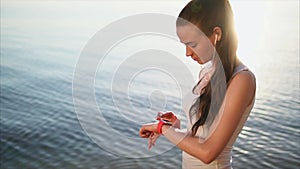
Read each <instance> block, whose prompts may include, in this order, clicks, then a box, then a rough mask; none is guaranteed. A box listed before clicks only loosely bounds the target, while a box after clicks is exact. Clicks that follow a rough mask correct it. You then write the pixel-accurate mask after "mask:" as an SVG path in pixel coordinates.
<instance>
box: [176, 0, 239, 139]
mask: <svg viewBox="0 0 300 169" xmlns="http://www.w3.org/2000/svg"><path fill="white" fill-rule="evenodd" d="M182 20H186V21H188V22H190V23H192V24H194V25H195V26H197V27H198V28H199V29H200V30H201V31H202V32H203V33H204V34H205V35H206V36H207V37H209V36H211V35H212V33H213V29H214V28H215V27H220V28H221V30H222V37H221V39H220V41H218V42H217V44H216V51H217V53H218V54H219V58H220V62H221V63H222V66H221V67H220V66H218V67H217V68H216V71H215V73H214V75H213V76H212V78H211V80H210V83H209V84H208V85H207V86H206V87H205V90H204V93H202V94H201V95H200V97H198V98H197V100H196V101H195V103H194V104H193V105H192V107H191V108H190V115H191V114H193V113H194V112H196V113H197V114H198V117H197V118H198V120H197V121H196V122H195V123H194V125H193V127H192V135H195V134H196V132H197V130H198V128H199V126H203V125H204V124H205V123H207V124H211V123H212V119H210V121H207V117H208V116H209V115H211V116H214V115H215V114H216V113H217V112H218V111H219V109H220V106H221V104H222V102H223V100H224V95H225V93H224V92H222V89H221V88H220V87H221V86H220V84H221V83H222V81H221V80H220V79H219V78H218V77H219V76H218V74H220V73H222V72H223V74H224V73H225V80H226V82H224V83H226V84H227V83H228V82H229V80H230V78H231V76H232V75H233V72H234V69H235V67H236V50H237V35H236V31H235V27H234V17H233V12H232V9H231V6H230V4H229V2H228V0H192V1H190V2H189V3H188V4H187V5H186V6H185V7H184V8H183V9H182V11H181V12H180V14H179V16H178V19H177V22H176V26H184V25H185V24H186V23H187V22H182ZM212 98H213V99H214V100H213V104H214V105H213V106H211V103H212Z"/></svg>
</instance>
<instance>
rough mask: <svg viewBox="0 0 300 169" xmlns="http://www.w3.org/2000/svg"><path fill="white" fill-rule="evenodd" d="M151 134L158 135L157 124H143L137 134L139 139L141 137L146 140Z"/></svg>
mask: <svg viewBox="0 0 300 169" xmlns="http://www.w3.org/2000/svg"><path fill="white" fill-rule="evenodd" d="M153 133H158V132H157V123H147V124H144V125H143V126H142V127H141V128H140V132H139V134H140V137H142V138H148V137H150V136H151V135H152V134H153Z"/></svg>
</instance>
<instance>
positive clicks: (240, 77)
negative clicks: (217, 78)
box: [228, 71, 256, 105]
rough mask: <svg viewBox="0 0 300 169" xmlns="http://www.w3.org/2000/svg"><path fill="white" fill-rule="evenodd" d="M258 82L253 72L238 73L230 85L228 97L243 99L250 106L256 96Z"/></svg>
mask: <svg viewBox="0 0 300 169" xmlns="http://www.w3.org/2000/svg"><path fill="white" fill-rule="evenodd" d="M255 90H256V80H255V76H254V74H253V73H252V72H251V71H241V72H239V73H237V74H236V75H235V76H234V77H233V78H232V80H231V81H230V83H229V86H228V95H232V96H234V97H237V99H239V98H240V99H242V98H243V99H242V100H244V102H246V103H247V105H249V104H250V103H251V102H252V100H253V98H254V95H255Z"/></svg>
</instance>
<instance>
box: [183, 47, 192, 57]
mask: <svg viewBox="0 0 300 169" xmlns="http://www.w3.org/2000/svg"><path fill="white" fill-rule="evenodd" d="M185 51H186V52H185V55H186V56H187V57H189V56H192V55H193V50H192V49H191V48H190V47H188V46H186V49H185Z"/></svg>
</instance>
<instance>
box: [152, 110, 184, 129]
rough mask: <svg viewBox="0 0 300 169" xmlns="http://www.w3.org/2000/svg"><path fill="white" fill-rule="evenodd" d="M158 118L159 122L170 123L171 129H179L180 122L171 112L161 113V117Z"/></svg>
mask: <svg viewBox="0 0 300 169" xmlns="http://www.w3.org/2000/svg"><path fill="white" fill-rule="evenodd" d="M158 118H161V120H164V121H169V122H171V123H172V126H173V127H176V128H180V120H179V119H178V118H177V116H176V115H175V114H174V113H173V112H165V113H162V114H161V116H160V117H158ZM157 120H159V119H157Z"/></svg>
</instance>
